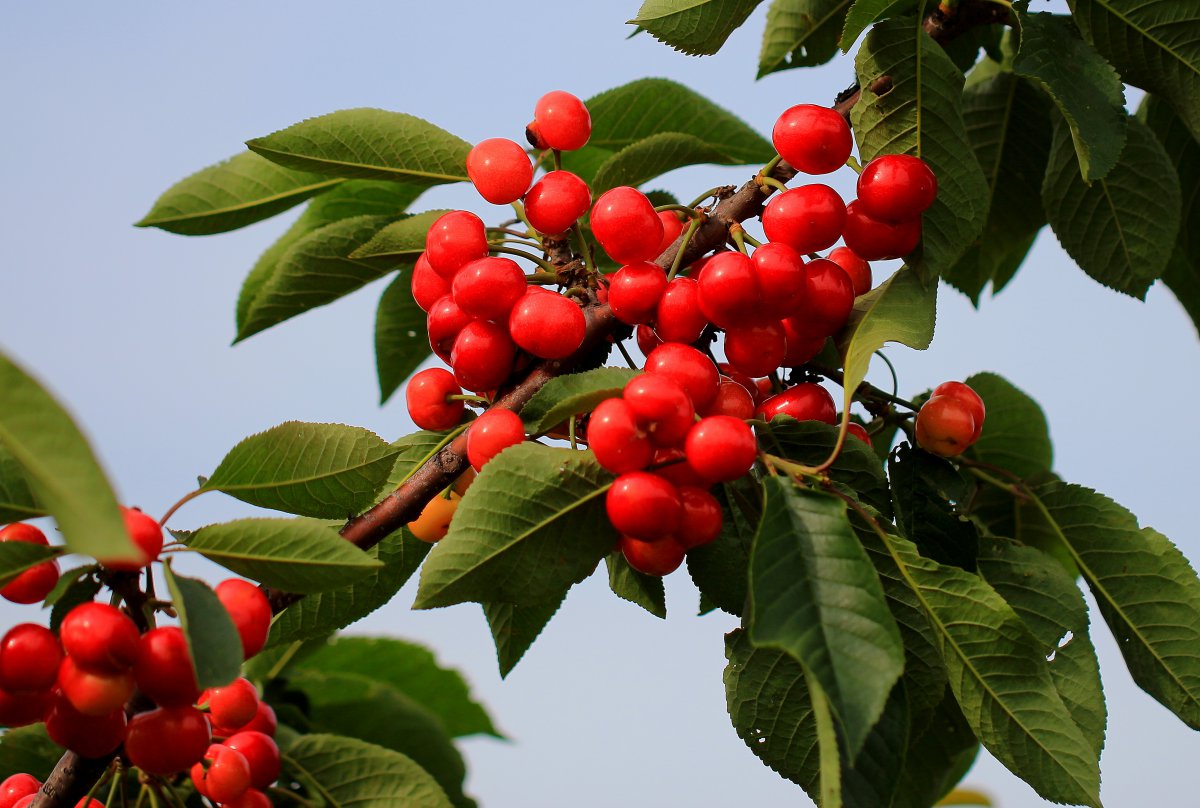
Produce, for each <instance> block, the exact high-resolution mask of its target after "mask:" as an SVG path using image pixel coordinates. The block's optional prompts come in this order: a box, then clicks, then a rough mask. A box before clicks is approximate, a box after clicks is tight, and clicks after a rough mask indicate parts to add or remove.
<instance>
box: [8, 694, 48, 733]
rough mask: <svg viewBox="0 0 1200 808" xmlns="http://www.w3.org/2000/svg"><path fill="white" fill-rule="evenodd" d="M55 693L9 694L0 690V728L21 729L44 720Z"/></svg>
mask: <svg viewBox="0 0 1200 808" xmlns="http://www.w3.org/2000/svg"><path fill="white" fill-rule="evenodd" d="M55 698H57V691H54V690H43V691H39V692H36V693H9V692H8V691H7V690H0V727H23V726H25V725H26V724H35V723H37V722H38V721H43V720H45V718H46V713H47V712H49V710H50V706H51V704H52V702H53V701H54V699H55Z"/></svg>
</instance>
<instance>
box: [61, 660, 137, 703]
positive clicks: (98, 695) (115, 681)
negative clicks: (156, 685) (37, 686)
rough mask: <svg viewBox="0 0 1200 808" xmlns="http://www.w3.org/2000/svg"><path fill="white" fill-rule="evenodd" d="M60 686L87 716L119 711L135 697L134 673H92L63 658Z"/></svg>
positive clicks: (127, 671) (64, 693)
mask: <svg viewBox="0 0 1200 808" xmlns="http://www.w3.org/2000/svg"><path fill="white" fill-rule="evenodd" d="M58 687H59V690H61V691H62V694H63V696H65V697H66V698H67V700H68V701H70V702H71V706H72V707H74V708H75V709H76V710H78V711H79V712H81V713H83V714H84V715H90V716H105V715H108V714H109V713H111V712H112V711H113V710H119V709H120V708H121V707H122V705H124V704H125V702H127V701H129V698H130V697H131V696H132V695H133V689H134V679H133V671H129V670H126V671H122V672H121V673H109V674H98V673H88V672H87V671H85V670H81V669H80V668H78V667H76V665H75V662H74V661H73V660H72V659H71V658H70V657H63V661H62V664H61V665H60V666H59V668H58Z"/></svg>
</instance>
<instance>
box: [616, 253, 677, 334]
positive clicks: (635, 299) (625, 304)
mask: <svg viewBox="0 0 1200 808" xmlns="http://www.w3.org/2000/svg"><path fill="white" fill-rule="evenodd" d="M666 289H667V274H666V273H665V272H664V271H663V268H662V267H660V266H659V265H658V264H652V263H650V262H649V261H638V262H637V263H634V264H626V265H625V266H623V267H621V268H620V269H618V270H617V271H616V272H615V273H614V274H613V275H612V277H611V279H610V280H609V286H608V305H609V307H610V308H611V309H612V312H613V315H614V316H615V317H616V318H617V319H618V320H620V321H621V322H623V323H625V324H626V325H638V324H640V323H649V322H650V321H651V320H653V319H654V316H655V314H656V312H657V310H658V303H659V301H660V300H661V299H662V296H663V293H664V292H665V291H666Z"/></svg>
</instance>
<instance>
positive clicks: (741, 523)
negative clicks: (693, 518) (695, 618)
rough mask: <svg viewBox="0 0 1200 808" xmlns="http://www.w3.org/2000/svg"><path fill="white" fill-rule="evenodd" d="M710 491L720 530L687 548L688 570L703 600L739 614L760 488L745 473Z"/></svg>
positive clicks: (759, 511)
mask: <svg viewBox="0 0 1200 808" xmlns="http://www.w3.org/2000/svg"><path fill="white" fill-rule="evenodd" d="M713 495H714V496H715V497H716V498H717V501H718V502H720V503H721V533H720V534H719V535H718V536H717V539H716V541H714V542H712V543H711V544H706V545H704V546H702V547H696V548H694V549H692V550H690V551H688V554H687V567H688V574H689V575H691V577H692V581H693V582H694V583H695V584H696V588H697V589H699V590H700V599H701V602H702V603H703V604H705V605H707V604H708V603H711V604H712V605H713V606H715V607H717V608H719V609H723V610H724V611H726V612H729V613H730V614H732V615H737V616H739V617H740V616H741V614H742V611H743V608H744V606H745V605H746V597H747V594H748V591H749V579H750V548H751V547H752V546H753V545H754V535H755V534H756V533H757V532H758V523H759V521H760V520H761V519H762V509H763V492H762V488H761V487H760V486H759V484H758V483H757V482H755V481H754V480H753V479H751V478H750V477H749V476H747V477H743V478H741V479H740V480H735V481H734V482H731V483H725V484H723V485H721V486H719V487H717V488H715V489H714V490H713ZM701 608H702V609H703V606H702V607H701Z"/></svg>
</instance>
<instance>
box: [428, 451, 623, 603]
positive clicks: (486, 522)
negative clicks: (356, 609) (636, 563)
mask: <svg viewBox="0 0 1200 808" xmlns="http://www.w3.org/2000/svg"><path fill="white" fill-rule="evenodd" d="M611 483H612V475H611V474H609V473H608V472H607V471H605V470H604V469H602V468H601V467H600V464H599V463H597V462H596V460H595V457H594V456H593V455H592V454H591V452H576V451H572V450H570V449H552V448H549V447H546V446H539V445H538V444H534V443H524V444H521V445H520V446H513V447H511V448H509V449H506V450H505V451H504V452H503V453H502V454H500V455H498V456H497V457H496V458H495V459H493V460H491V461H490V462H489V463H488V464H487V465H486V466H484V468H483V471H482V472H480V474H479V476H478V477H477V478H476V479H475V482H474V483H473V484H472V485H471V488H470V489H469V490H468V491H467V495H466V496H465V497H463V499H462V502H461V503H460V504H459V506H458V510H457V511H456V512H455V515H454V521H453V522H452V523H451V525H450V532H449V533H448V534H447V535H446V537H445V538H444V539H442V540H441V541H440V542H438V544H437V546H436V547H434V548H433V550H432V551H431V552H430V553H429V558H427V559H426V560H425V565H424V566H423V567H422V569H421V583H420V587H419V588H418V590H417V600H416V603H415V604H414V607H415V608H418V609H432V608H436V607H438V606H450V605H453V604H455V603H463V602H467V601H477V602H480V603H487V602H491V601H502V602H506V603H516V604H519V605H525V606H528V605H534V604H539V603H545V602H547V601H548V600H549V599H551V598H553V597H555V596H556V595H557V594H558V593H560V592H562V591H564V590H565V589H566V588H568V587H569V586H570V585H571V584H574V583H578V582H579V581H582V580H583V579H584V578H586V577H587V576H588V575H590V574H591V572H592V570H594V569H595V568H596V565H597V564H598V563H599V562H600V559H601V558H603V557H604V556H605V555H607V554H608V552H609V551H610V550H611V549H612V548H613V546H614V545H615V544H616V541H617V534H616V531H615V530H613V527H612V525H611V524H610V523H609V521H608V519H607V517H606V515H605V512H604V494H605V493H606V492H607V491H608V488H609V486H610V485H611Z"/></svg>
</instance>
